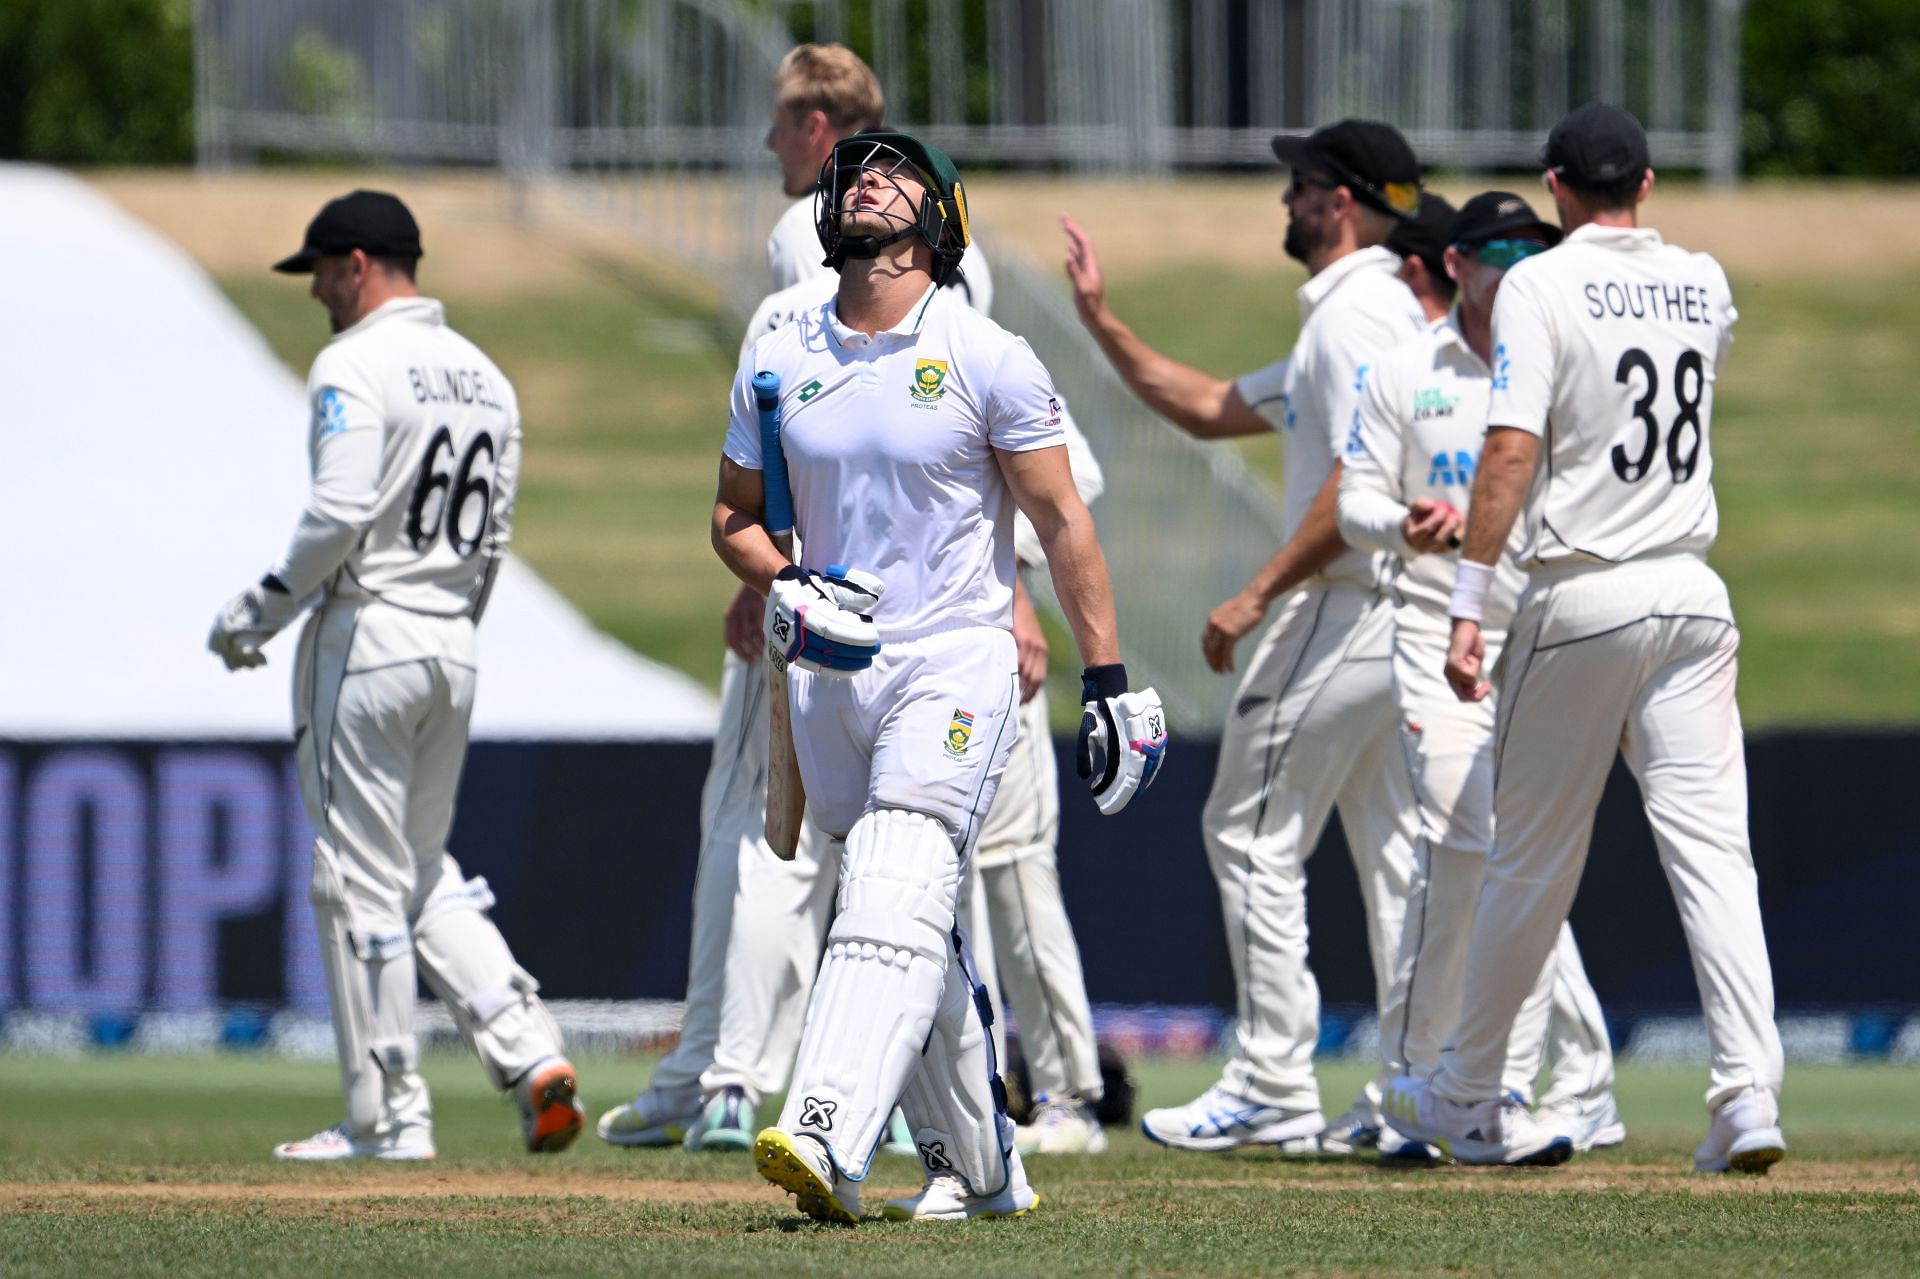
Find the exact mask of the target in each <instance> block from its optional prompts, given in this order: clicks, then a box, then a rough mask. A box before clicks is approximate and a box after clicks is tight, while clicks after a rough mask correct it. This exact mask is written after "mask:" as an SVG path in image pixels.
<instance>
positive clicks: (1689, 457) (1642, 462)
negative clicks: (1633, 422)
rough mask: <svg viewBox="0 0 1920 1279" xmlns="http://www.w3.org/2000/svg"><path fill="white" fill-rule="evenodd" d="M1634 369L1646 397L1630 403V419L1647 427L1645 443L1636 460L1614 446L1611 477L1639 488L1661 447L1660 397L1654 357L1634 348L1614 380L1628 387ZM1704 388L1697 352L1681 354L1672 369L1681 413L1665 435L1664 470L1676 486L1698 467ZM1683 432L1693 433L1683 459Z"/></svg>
mask: <svg viewBox="0 0 1920 1279" xmlns="http://www.w3.org/2000/svg"><path fill="white" fill-rule="evenodd" d="M1636 369H1638V370H1639V371H1640V373H1641V374H1642V375H1643V376H1645V378H1646V379H1647V392H1646V394H1645V395H1642V396H1641V397H1640V398H1639V399H1637V400H1635V401H1634V402H1633V415H1634V416H1635V417H1637V418H1639V419H1640V424H1641V425H1642V426H1644V427H1646V429H1647V434H1646V439H1645V441H1644V443H1643V444H1642V445H1641V448H1640V456H1638V457H1634V456H1632V455H1631V454H1629V453H1628V452H1627V446H1626V445H1624V444H1616V445H1614V446H1613V473H1614V474H1615V475H1618V476H1619V477H1620V478H1621V479H1623V480H1625V481H1626V482H1627V483H1629V484H1638V483H1639V482H1640V481H1641V480H1644V479H1645V478H1647V472H1648V471H1650V470H1652V469H1653V454H1654V450H1655V449H1657V448H1659V447H1660V422H1659V419H1657V418H1655V417H1654V416H1653V397H1654V396H1656V395H1658V394H1659V393H1660V375H1659V373H1657V372H1656V371H1655V370H1654V366H1653V357H1652V356H1651V355H1648V354H1647V353H1646V352H1645V351H1642V350H1641V349H1640V348H1639V347H1637V346H1636V347H1630V348H1629V349H1628V350H1627V351H1626V353H1625V354H1623V355H1622V356H1621V357H1620V363H1619V364H1618V365H1617V366H1615V368H1614V370H1613V380H1614V381H1616V382H1618V383H1620V384H1621V385H1623V386H1631V385H1633V373H1634V370H1636ZM1688 374H1692V375H1693V381H1692V383H1691V384H1689V383H1688V381H1687V375H1688ZM1706 386H1707V375H1706V372H1705V369H1704V366H1703V362H1702V360H1701V358H1700V352H1698V351H1693V350H1688V351H1682V352H1681V353H1680V358H1679V360H1678V361H1676V362H1675V364H1674V366H1673V398H1674V399H1675V400H1676V401H1677V402H1678V403H1679V406H1680V411H1679V412H1678V413H1677V414H1675V415H1674V419H1673V426H1672V427H1671V428H1670V429H1669V430H1668V431H1667V469H1668V470H1669V471H1672V472H1673V482H1674V483H1675V484H1685V483H1686V482H1687V481H1688V480H1690V479H1692V478H1693V470H1694V467H1696V466H1698V465H1699V463H1700V442H1701V440H1702V438H1704V434H1705V431H1704V428H1703V427H1702V426H1701V425H1700V400H1701V398H1702V396H1703V394H1704V393H1705V391H1706ZM1682 428H1689V429H1691V431H1692V436H1691V438H1690V440H1689V443H1688V448H1687V451H1686V453H1685V454H1684V455H1683V454H1682V453H1681V452H1680V434H1681V430H1682Z"/></svg>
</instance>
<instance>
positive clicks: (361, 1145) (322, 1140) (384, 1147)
mask: <svg viewBox="0 0 1920 1279" xmlns="http://www.w3.org/2000/svg"><path fill="white" fill-rule="evenodd" d="M435 1153H436V1152H435V1151H434V1148H433V1130H432V1129H431V1128H428V1127H427V1126H426V1125H425V1124H410V1125H408V1126H407V1127H404V1128H396V1129H394V1130H392V1131H391V1132H388V1133H385V1134H383V1135H381V1136H378V1137H373V1138H369V1139H367V1140H364V1141H355V1140H354V1139H353V1138H351V1137H349V1136H347V1130H346V1127H345V1126H344V1125H336V1126H334V1127H332V1128H328V1129H325V1130H324V1131H322V1132H317V1133H315V1134H313V1136H311V1137H308V1138H307V1139H306V1140H305V1141H283V1142H281V1143H280V1144H279V1145H277V1146H275V1147H274V1148H273V1157H274V1158H275V1159H291V1160H294V1161H296V1162H299V1163H323V1162H328V1161H331V1160H335V1159H392V1160H414V1159H432V1158H433V1157H434V1155H435Z"/></svg>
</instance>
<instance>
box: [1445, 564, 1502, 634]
mask: <svg viewBox="0 0 1920 1279" xmlns="http://www.w3.org/2000/svg"><path fill="white" fill-rule="evenodd" d="M1492 585H1493V565H1491V564H1477V563H1475V562H1474V561H1472V560H1461V561H1460V567H1459V569H1458V570H1457V571H1456V572H1455V573H1454V577H1453V599H1452V601H1451V602H1449V603H1448V605H1447V616H1448V617H1451V618H1453V619H1455V620H1456V621H1462V622H1477V621H1479V620H1480V616H1481V614H1482V613H1483V612H1484V611H1485V610H1486V606H1487V588H1488V587H1489V586H1492Z"/></svg>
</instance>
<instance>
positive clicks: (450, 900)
mask: <svg viewBox="0 0 1920 1279" xmlns="http://www.w3.org/2000/svg"><path fill="white" fill-rule="evenodd" d="M492 905H493V894H492V893H491V892H490V891H488V889H487V881H486V880H484V879H479V878H476V879H471V880H467V881H466V882H465V883H461V882H459V881H457V880H456V881H454V882H453V883H452V884H451V885H450V886H449V887H448V889H447V891H444V892H442V891H436V892H435V893H434V895H433V896H432V898H430V899H429V900H428V902H427V905H426V907H425V909H423V910H422V911H421V912H420V919H419V921H418V922H417V923H415V924H414V926H413V944H414V950H415V952H416V953H417V954H418V956H419V959H420V972H421V975H422V976H423V977H425V978H426V980H427V985H428V986H430V987H432V989H433V993H434V994H436V995H438V996H439V997H440V1000H441V1002H442V1003H444V1004H446V1006H447V1011H448V1012H449V1013H451V1014H452V1016H453V1022H454V1025H456V1026H458V1027H459V1028H460V1034H461V1037H462V1038H464V1039H465V1040H466V1041H467V1043H468V1045H469V1046H470V1047H472V1049H473V1051H474V1052H475V1053H476V1054H478V1056H479V1058H480V1064H481V1065H482V1066H483V1067H485V1069H486V1072H487V1077H488V1078H489V1079H490V1080H492V1081H493V1086H494V1087H495V1088H507V1087H509V1086H511V1085H512V1084H513V1082H514V1081H515V1080H517V1079H518V1078H520V1076H521V1075H523V1074H525V1073H526V1072H527V1071H528V1070H529V1069H531V1068H532V1067H533V1066H535V1065H537V1064H538V1063H539V1062H541V1061H543V1060H545V1059H546V1058H548V1057H555V1056H559V1055H561V1054H562V1051H563V1050H562V1046H561V1043H560V1028H559V1026H557V1025H556V1024H555V1023H554V1020H553V1016H552V1014H550V1013H549V1012H548V1011H547V1008H546V1005H545V1004H543V1003H541V1002H540V997H539V994H538V992H539V990H540V983H539V982H537V981H535V980H534V979H533V977H532V975H531V974H529V973H528V972H527V971H526V969H524V968H522V967H520V965H518V964H516V963H514V962H513V952H512V951H510V950H508V949H507V942H506V938H504V937H502V936H501V935H500V930H499V929H498V928H496V927H495V926H494V923H493V920H491V919H489V918H488V917H487V915H486V914H485V912H486V910H487V908H488V907H490V906H492Z"/></svg>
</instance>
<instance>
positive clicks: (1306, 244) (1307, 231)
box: [1280, 218, 1326, 266]
mask: <svg viewBox="0 0 1920 1279" xmlns="http://www.w3.org/2000/svg"><path fill="white" fill-rule="evenodd" d="M1325 239H1326V237H1325V236H1323V235H1322V234H1321V233H1320V228H1319V227H1318V226H1314V225H1309V224H1308V223H1307V222H1305V221H1303V220H1302V219H1300V218H1288V219H1287V237H1286V239H1285V240H1283V241H1281V244H1280V247H1281V248H1282V249H1284V250H1286V254H1287V256H1288V257H1290V258H1292V259H1293V260H1294V261H1295V262H1298V263H1300V264H1301V265H1303V266H1304V265H1306V262H1307V259H1308V258H1310V257H1311V256H1313V254H1314V253H1316V252H1318V251H1319V249H1320V247H1321V245H1322V243H1323V242H1324V241H1325Z"/></svg>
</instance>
